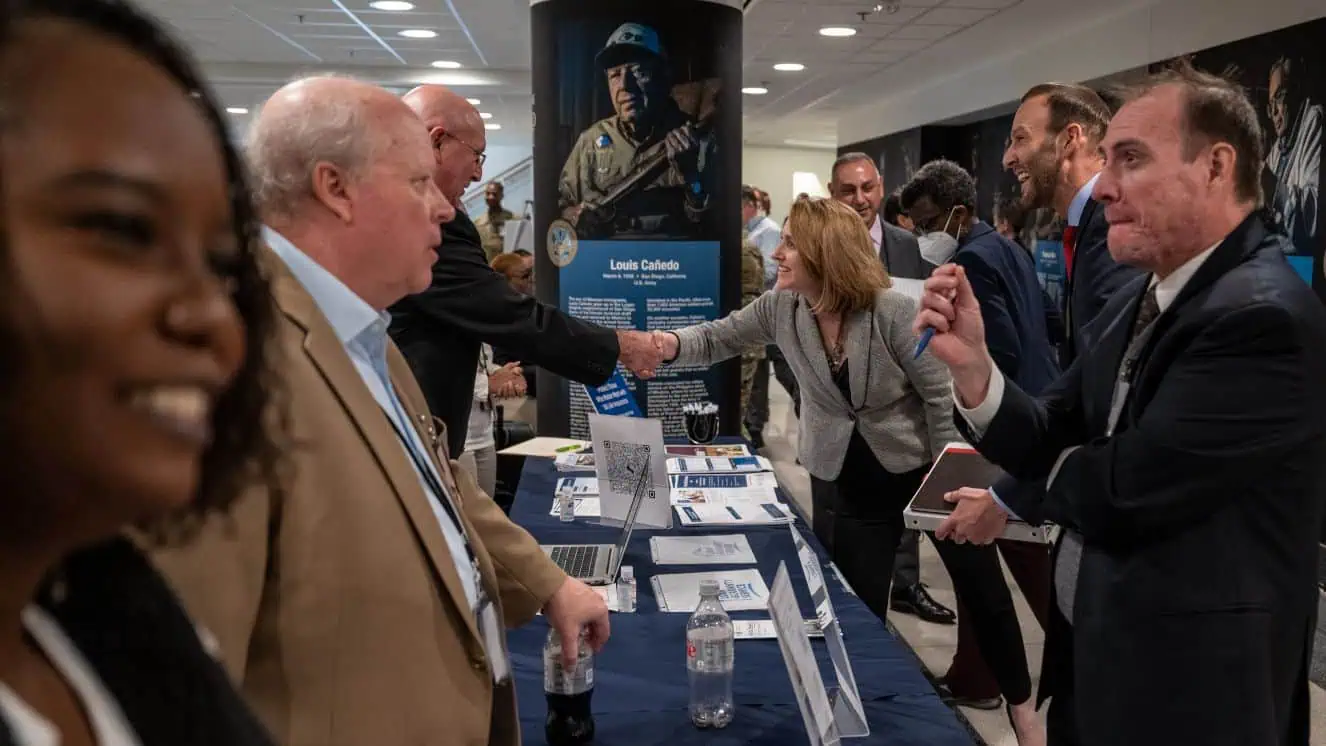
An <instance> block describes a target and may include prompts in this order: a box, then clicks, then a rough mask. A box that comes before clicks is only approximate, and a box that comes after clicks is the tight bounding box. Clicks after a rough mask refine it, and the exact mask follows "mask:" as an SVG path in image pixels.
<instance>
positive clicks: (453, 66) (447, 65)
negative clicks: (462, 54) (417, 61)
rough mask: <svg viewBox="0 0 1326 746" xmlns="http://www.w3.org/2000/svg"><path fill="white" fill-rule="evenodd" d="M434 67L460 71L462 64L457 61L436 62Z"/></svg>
mask: <svg viewBox="0 0 1326 746" xmlns="http://www.w3.org/2000/svg"><path fill="white" fill-rule="evenodd" d="M433 67H437V68H441V69H443V70H459V69H460V63H459V62H456V61H455V60H434V61H433Z"/></svg>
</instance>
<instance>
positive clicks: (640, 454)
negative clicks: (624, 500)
mask: <svg viewBox="0 0 1326 746" xmlns="http://www.w3.org/2000/svg"><path fill="white" fill-rule="evenodd" d="M649 451H650V449H649V444H648V443H621V442H618V441H615V440H605V441H603V442H602V443H599V444H598V452H599V453H602V454H603V460H604V464H603V466H604V469H605V470H606V471H607V480H608V485H609V488H610V489H612V490H613V491H614V492H625V493H627V494H634V492H635V486H636V485H637V484H639V483H640V475H641V474H643V473H644V472H646V471H648V470H649ZM600 479H603V477H600ZM600 484H602V482H600Z"/></svg>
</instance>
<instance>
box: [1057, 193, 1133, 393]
mask: <svg viewBox="0 0 1326 746" xmlns="http://www.w3.org/2000/svg"><path fill="white" fill-rule="evenodd" d="M1109 232H1110V224H1109V223H1107V222H1105V208H1104V206H1102V205H1101V204H1100V203H1099V202H1097V201H1096V200H1094V199H1089V200H1087V204H1086V207H1084V208H1083V209H1082V219H1081V220H1080V221H1079V223H1078V234H1077V249H1076V251H1074V252H1073V268H1072V271H1071V272H1069V274H1068V278H1067V280H1068V281H1067V284H1066V285H1065V295H1066V298H1067V300H1066V301H1065V302H1064V311H1065V315H1066V316H1067V321H1068V323H1067V324H1066V329H1067V338H1066V339H1065V340H1064V344H1063V354H1062V355H1061V356H1060V363H1061V364H1062V366H1063V367H1064V368H1065V369H1066V368H1068V366H1070V365H1072V364H1073V360H1075V359H1076V358H1077V355H1078V352H1079V351H1081V350H1085V349H1087V348H1089V347H1090V346H1091V333H1090V331H1088V330H1087V329H1086V327H1087V325H1088V324H1090V323H1091V322H1092V320H1093V319H1095V318H1096V316H1098V315H1099V314H1100V311H1101V309H1102V308H1104V307H1105V302H1106V301H1108V300H1109V299H1110V296H1112V295H1114V291H1116V290H1118V289H1119V288H1121V287H1123V286H1124V285H1127V284H1128V283H1129V282H1130V281H1132V280H1133V279H1134V278H1136V277H1137V276H1139V275H1141V274H1142V271H1141V270H1139V269H1137V268H1136V267H1129V266H1127V265H1125V264H1119V263H1118V262H1116V261H1114V257H1112V256H1110V247H1109V246H1108V244H1107V242H1106V238H1107V237H1108V235H1109Z"/></svg>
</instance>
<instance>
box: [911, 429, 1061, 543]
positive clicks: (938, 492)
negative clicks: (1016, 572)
mask: <svg viewBox="0 0 1326 746" xmlns="http://www.w3.org/2000/svg"><path fill="white" fill-rule="evenodd" d="M1003 474H1004V472H1003V470H1002V469H1000V468H999V467H998V466H995V465H994V464H992V463H990V462H989V461H986V460H985V457H984V456H982V455H981V454H980V453H978V452H977V451H976V449H975V448H972V447H971V446H969V445H967V444H966V443H949V444H948V445H947V446H944V452H943V453H941V454H939V458H937V459H935V465H934V466H932V467H930V473H929V474H926V475H925V481H923V482H921V486H920V488H919V489H917V490H916V494H915V495H914V496H913V497H912V501H911V503H909V504H908V505H907V508H906V509H905V510H903V513H902V516H903V521H904V522H905V523H906V524H907V528H911V529H916V530H918V531H934V530H936V529H938V528H939V524H941V523H943V522H944V519H945V518H947V517H948V516H949V514H950V513H952V512H953V508H954V507H955V506H954V505H953V504H952V503H950V502H948V501H947V500H945V499H944V495H946V494H948V493H949V492H952V491H954V490H957V489H961V488H963V487H975V488H977V489H985V488H987V487H990V486H991V485H993V484H994V483H995V482H996V481H997V480H998V479H999V478H1000V477H1001V476H1003ZM1053 528H1054V527H1053V526H1051V525H1049V524H1045V525H1041V526H1033V525H1031V524H1030V523H1027V522H1025V521H1021V520H1017V519H1015V518H1011V517H1010V518H1009V519H1008V525H1007V526H1005V528H1004V534H1003V537H1002V538H1005V539H1013V540H1016V541H1030V542H1034V543H1038V544H1046V543H1050V542H1051V541H1053V537H1054V534H1053Z"/></svg>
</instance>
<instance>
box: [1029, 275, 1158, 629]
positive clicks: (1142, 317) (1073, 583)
mask: <svg viewBox="0 0 1326 746" xmlns="http://www.w3.org/2000/svg"><path fill="white" fill-rule="evenodd" d="M1159 315H1160V302H1159V301H1158V300H1157V299H1156V285H1155V283H1152V285H1151V287H1150V288H1148V289H1147V291H1146V294H1145V295H1143V296H1142V302H1141V304H1140V305H1138V307H1137V318H1136V320H1134V321H1133V329H1132V333H1131V334H1129V335H1128V345H1127V347H1126V348H1125V352H1124V357H1123V363H1122V365H1121V366H1120V375H1121V376H1122V377H1123V378H1124V379H1125V380H1127V381H1129V382H1131V380H1132V375H1133V366H1134V365H1135V364H1136V362H1137V355H1138V354H1139V352H1140V350H1134V349H1132V346H1133V342H1134V341H1135V340H1136V339H1137V335H1139V334H1141V333H1142V331H1143V330H1144V329H1146V328H1147V327H1148V326H1150V325H1151V322H1153V321H1155V320H1156V317H1157V316H1159ZM1116 395H1117V392H1116ZM1110 424H1111V427H1112V426H1113V424H1114V423H1113V422H1111V423H1110ZM1081 563H1082V536H1081V535H1080V534H1079V533H1077V532H1076V531H1073V530H1072V529H1068V528H1065V529H1064V531H1063V540H1062V541H1061V542H1060V544H1059V551H1058V552H1057V553H1056V554H1055V561H1054V570H1053V575H1052V577H1053V579H1054V588H1055V598H1056V600H1057V601H1058V606H1059V611H1060V612H1061V613H1062V614H1063V615H1064V618H1065V619H1067V620H1068V621H1069V623H1072V621H1073V598H1074V594H1076V593H1077V573H1078V569H1079V568H1080V565H1081Z"/></svg>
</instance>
